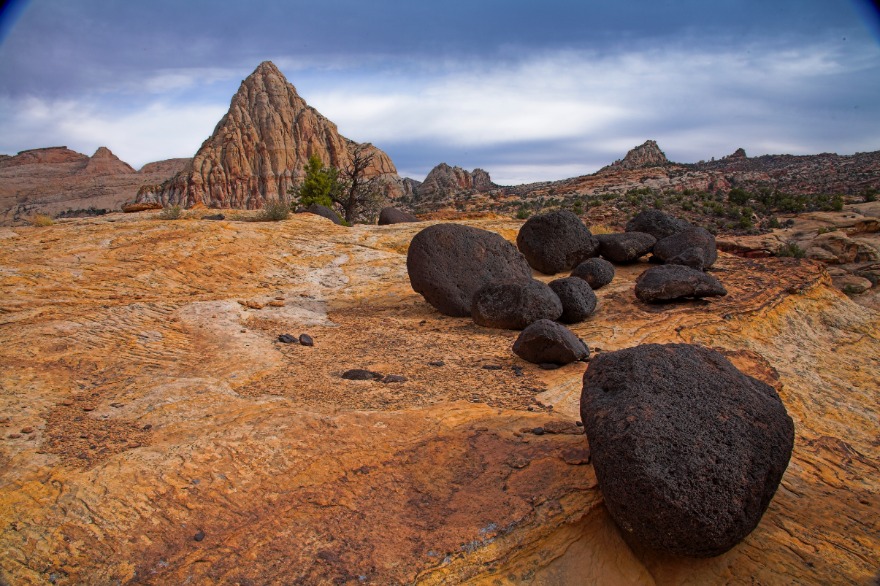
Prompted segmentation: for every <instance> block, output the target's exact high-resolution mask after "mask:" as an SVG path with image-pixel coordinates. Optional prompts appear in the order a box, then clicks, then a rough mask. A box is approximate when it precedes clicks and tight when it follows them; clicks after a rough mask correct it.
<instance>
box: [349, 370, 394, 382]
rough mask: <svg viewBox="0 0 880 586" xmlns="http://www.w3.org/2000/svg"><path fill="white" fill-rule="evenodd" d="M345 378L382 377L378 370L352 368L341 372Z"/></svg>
mask: <svg viewBox="0 0 880 586" xmlns="http://www.w3.org/2000/svg"><path fill="white" fill-rule="evenodd" d="M342 378H344V379H345V380H382V379H383V378H384V377H383V375H382V374H381V373H379V372H373V371H372V370H365V369H363V368H352V369H351V370H346V371H345V372H343V373H342Z"/></svg>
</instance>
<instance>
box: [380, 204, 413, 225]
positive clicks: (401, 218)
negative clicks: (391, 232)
mask: <svg viewBox="0 0 880 586" xmlns="http://www.w3.org/2000/svg"><path fill="white" fill-rule="evenodd" d="M418 221H419V219H418V218H417V217H415V216H414V215H412V214H411V213H409V212H407V211H404V210H399V209H397V208H392V207H387V208H382V210H381V211H380V212H379V225H380V226H387V225H389V224H404V223H407V222H418Z"/></svg>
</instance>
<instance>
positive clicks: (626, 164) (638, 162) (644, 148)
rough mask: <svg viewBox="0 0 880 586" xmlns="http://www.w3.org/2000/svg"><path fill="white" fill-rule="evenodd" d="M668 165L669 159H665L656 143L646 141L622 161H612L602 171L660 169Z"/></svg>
mask: <svg viewBox="0 0 880 586" xmlns="http://www.w3.org/2000/svg"><path fill="white" fill-rule="evenodd" d="M668 164H669V159H667V158H666V155H665V154H664V153H663V151H661V150H660V147H659V146H657V142H656V141H653V140H646V141H645V143H644V144H642V145H640V146H637V147H636V148H634V149H632V150H630V151H629V152H628V153H626V156H625V157H624V158H623V160H622V161H620V160H618V161H614V162H613V163H611V165H609V166H608V167H605V168H604V169H602V170H603V171H605V170H620V169H642V168H645V167H662V166H664V165H668Z"/></svg>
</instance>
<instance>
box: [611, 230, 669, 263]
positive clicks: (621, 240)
mask: <svg viewBox="0 0 880 586" xmlns="http://www.w3.org/2000/svg"><path fill="white" fill-rule="evenodd" d="M596 238H597V239H598V240H599V254H600V255H602V258H604V259H606V260H609V261H611V262H613V263H615V264H629V263H634V262H636V261H638V260H639V259H640V258H641V257H643V256H645V255H646V254H648V253H649V252H651V249H652V248H654V244H655V243H656V242H657V239H656V238H654V237H653V236H651V235H650V234H648V233H647V232H618V233H615V234H598V235H597V236H596Z"/></svg>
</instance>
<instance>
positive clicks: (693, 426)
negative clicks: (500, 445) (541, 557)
mask: <svg viewBox="0 0 880 586" xmlns="http://www.w3.org/2000/svg"><path fill="white" fill-rule="evenodd" d="M580 411H581V420H582V421H583V422H584V427H585V430H586V434H587V439H588V440H589V444H590V449H591V452H592V462H593V466H594V468H595V470H596V476H597V478H598V481H599V488H600V489H601V490H602V495H603V497H604V498H605V504H606V506H607V507H608V511H609V512H610V513H611V516H612V518H613V519H614V521H615V522H616V523H617V525H618V527H619V528H620V530H621V533H622V534H623V536H624V538H625V539H626V540H627V541H629V542H630V543H631V544H633V543H634V544H639V545H642V546H645V547H648V548H651V549H655V550H659V551H663V552H666V553H672V554H678V555H686V556H695V557H710V556H716V555H719V554H721V553H724V552H725V551H727V550H729V549H730V548H732V547H733V546H734V545H736V544H737V543H739V542H740V541H741V540H742V539H743V538H744V537H745V536H746V535H748V534H749V533H750V532H751V531H752V530H753V529H754V528H755V527H756V526H757V525H758V522H759V521H760V520H761V516H762V515H763V514H764V511H765V510H766V509H767V505H768V504H769V503H770V500H771V499H772V498H773V495H774V493H775V492H776V489H777V487H778V486H779V482H780V480H781V479H782V475H783V473H784V472H785V469H786V467H787V466H788V461H789V458H790V457H791V450H792V446H793V442H794V426H793V424H792V420H791V418H790V417H789V416H788V413H787V412H786V410H785V406H784V405H783V404H782V401H780V399H779V396H778V395H777V394H776V391H775V390H774V389H773V388H772V387H771V386H769V385H767V384H765V383H763V382H760V381H758V380H756V379H754V378H752V377H750V376H747V375H745V374H743V373H741V372H740V371H738V370H737V369H736V367H734V366H733V365H732V364H731V363H730V362H729V361H728V360H727V359H726V358H725V357H724V356H722V355H721V354H719V353H718V352H715V351H713V350H708V349H706V348H701V347H699V346H693V345H689V344H669V345H658V344H646V345H642V346H636V347H634V348H628V349H626V350H620V351H617V352H606V353H602V354H599V355H597V356H595V357H594V358H593V359H592V361H591V362H590V367H589V368H588V369H587V372H586V373H585V374H584V387H583V391H582V393H581V408H580Z"/></svg>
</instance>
